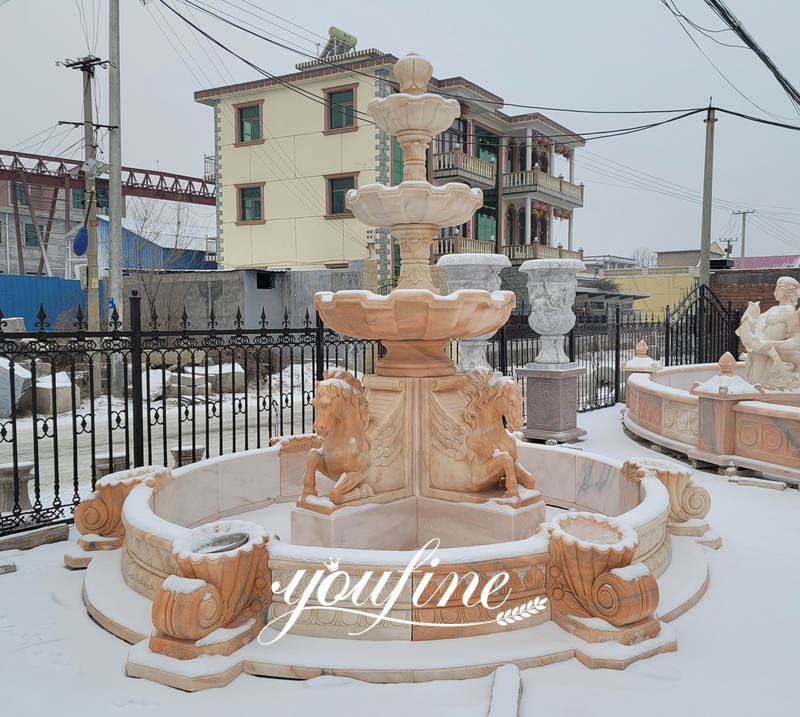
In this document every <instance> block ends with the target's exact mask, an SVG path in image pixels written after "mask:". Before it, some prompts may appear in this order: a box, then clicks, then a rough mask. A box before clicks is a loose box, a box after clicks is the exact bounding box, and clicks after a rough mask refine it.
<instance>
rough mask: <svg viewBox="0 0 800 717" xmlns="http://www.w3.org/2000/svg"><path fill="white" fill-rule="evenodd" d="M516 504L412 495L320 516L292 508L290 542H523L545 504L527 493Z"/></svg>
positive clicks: (366, 545) (377, 545)
mask: <svg viewBox="0 0 800 717" xmlns="http://www.w3.org/2000/svg"><path fill="white" fill-rule="evenodd" d="M530 492H531V493H532V494H535V495H530V496H526V497H525V498H524V499H523V501H522V503H523V504H522V505H521V506H520V507H515V508H511V507H508V506H503V505H502V502H501V501H499V500H490V501H487V502H485V503H472V502H463V503H456V502H454V501H452V500H440V499H438V498H430V497H427V496H411V497H409V498H401V499H399V500H395V501H393V502H391V503H373V504H370V505H361V506H356V507H351V508H347V507H346V508H343V509H341V510H336V511H334V512H332V513H329V514H325V513H319V512H317V511H311V510H307V509H304V508H295V509H293V510H292V514H291V526H292V527H291V534H292V540H293V541H294V542H297V543H301V544H303V545H316V546H320V547H324V548H353V549H359V548H360V549H369V550H416V549H417V548H418V547H419V546H421V545H424V544H425V543H426V542H428V541H429V540H431V539H432V538H438V539H439V543H440V546H441V547H443V548H459V547H463V546H465V545H488V544H490V543H502V542H506V541H510V540H524V539H525V538H529V537H530V536H531V535H533V534H534V533H535V532H536V531H537V530H538V529H539V526H540V525H541V524H542V523H543V522H544V521H545V510H546V508H545V504H544V501H543V500H542V498H541V496H540V495H539V492H538V491H530Z"/></svg>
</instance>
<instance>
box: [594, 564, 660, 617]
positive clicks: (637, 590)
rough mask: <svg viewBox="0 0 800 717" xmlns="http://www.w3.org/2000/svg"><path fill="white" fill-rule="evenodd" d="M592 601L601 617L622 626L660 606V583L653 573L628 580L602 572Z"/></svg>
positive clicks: (651, 612) (595, 584)
mask: <svg viewBox="0 0 800 717" xmlns="http://www.w3.org/2000/svg"><path fill="white" fill-rule="evenodd" d="M592 600H593V602H594V609H595V611H596V614H597V616H598V617H601V618H603V619H604V620H605V621H606V622H609V623H611V624H612V625H615V626H616V627H621V626H622V625H628V624H630V623H632V622H638V621H639V620H643V619H644V618H646V617H647V616H648V615H652V614H653V612H654V611H655V609H656V607H658V583H657V582H656V579H655V578H654V577H653V576H652V575H642V576H639V577H635V578H633V579H630V580H625V579H624V578H622V577H620V576H619V575H615V574H614V573H603V574H602V575H599V576H598V577H597V578H595V581H594V583H593V584H592Z"/></svg>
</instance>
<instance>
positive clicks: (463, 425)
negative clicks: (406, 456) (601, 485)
mask: <svg viewBox="0 0 800 717" xmlns="http://www.w3.org/2000/svg"><path fill="white" fill-rule="evenodd" d="M465 376H466V378H467V379H468V381H467V384H466V386H465V388H464V394H465V397H466V399H467V403H466V406H465V408H464V415H463V419H462V420H455V419H454V417H453V415H451V414H448V413H447V412H445V411H442V410H433V411H432V412H431V432H432V434H433V438H434V441H435V442H436V443H437V444H438V445H439V446H440V448H441V449H442V450H443V451H444V452H445V453H446V455H447V456H448V457H449V458H450V459H451V460H453V461H457V462H462V461H463V462H464V463H465V464H466V469H467V470H466V471H453V472H452V473H448V472H447V471H437V473H436V474H435V475H433V476H432V481H433V482H432V485H433V487H435V488H438V489H442V490H450V491H458V492H466V493H481V492H483V491H485V490H488V489H490V488H495V487H497V486H498V485H501V484H503V483H504V484H505V497H507V498H518V497H519V488H518V484H522V485H523V486H524V487H525V488H530V489H533V488H535V483H534V479H533V477H532V476H531V475H530V474H529V473H528V472H527V471H526V470H525V469H524V468H522V466H520V465H519V464H518V463H517V446H516V441H515V439H514V436H512V435H511V433H509V431H511V432H514V431H518V430H519V429H520V428H521V427H522V423H523V418H522V394H521V393H520V390H519V387H518V386H517V384H516V383H515V381H514V380H513V379H511V378H508V377H505V376H502V375H500V374H496V373H494V372H493V371H491V370H487V369H474V370H472V371H468V372H467V373H466V374H465ZM503 417H505V419H506V425H503Z"/></svg>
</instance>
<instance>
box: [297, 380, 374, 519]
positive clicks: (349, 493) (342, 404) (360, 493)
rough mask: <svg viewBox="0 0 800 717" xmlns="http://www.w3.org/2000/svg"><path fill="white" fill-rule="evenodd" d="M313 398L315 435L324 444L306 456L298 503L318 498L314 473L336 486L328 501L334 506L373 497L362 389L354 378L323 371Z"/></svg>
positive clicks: (367, 421) (363, 392)
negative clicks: (301, 491) (314, 496)
mask: <svg viewBox="0 0 800 717" xmlns="http://www.w3.org/2000/svg"><path fill="white" fill-rule="evenodd" d="M315 394H316V395H315V396H314V400H313V401H312V402H311V403H312V405H313V406H314V409H315V411H316V416H315V419H314V431H315V433H317V435H319V436H322V439H323V442H322V445H321V446H320V447H319V448H312V449H311V450H310V451H309V452H308V460H307V462H306V472H305V475H304V476H303V493H302V495H301V496H300V500H301V501H302V500H304V499H305V498H307V497H308V496H310V495H317V490H316V475H317V472H320V473H322V474H323V475H325V476H327V477H328V478H330V479H331V480H333V481H335V482H336V485H334V486H333V488H331V491H330V494H329V496H328V497H329V498H330V500H331V501H332V502H333V503H336V504H337V505H340V504H342V503H346V502H349V501H352V500H357V499H359V498H367V497H369V496H371V495H373V493H374V491H373V489H372V486H371V485H370V484H369V483H368V482H367V480H368V478H369V476H370V471H369V468H370V456H371V447H370V441H369V437H368V434H367V428H368V426H369V407H368V405H367V399H366V396H365V391H364V386H363V385H362V384H361V381H359V380H358V379H357V378H356V377H355V376H353V374H351V373H349V372H347V371H345V370H344V369H340V368H334V369H330V370H328V371H325V373H324V374H323V380H322V381H319V382H317V385H316V392H315Z"/></svg>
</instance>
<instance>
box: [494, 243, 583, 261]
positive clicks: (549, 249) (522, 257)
mask: <svg viewBox="0 0 800 717" xmlns="http://www.w3.org/2000/svg"><path fill="white" fill-rule="evenodd" d="M482 243H483V244H488V243H489V242H482ZM500 251H501V252H502V253H503V254H505V255H506V256H507V257H508V258H509V259H510V260H511V263H512V264H518V263H521V262H523V261H527V260H528V259H580V260H581V261H583V249H579V250H578V251H571V250H569V249H565V248H564V247H563V246H561V245H559V246H547V245H546V244H539V242H534V243H533V244H511V245H506V246H501V247H500Z"/></svg>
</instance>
